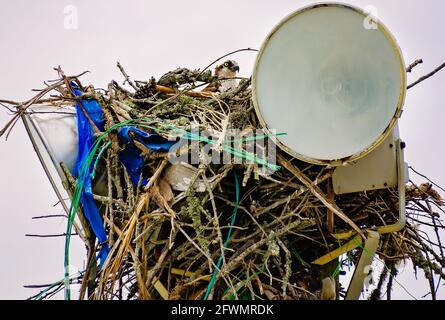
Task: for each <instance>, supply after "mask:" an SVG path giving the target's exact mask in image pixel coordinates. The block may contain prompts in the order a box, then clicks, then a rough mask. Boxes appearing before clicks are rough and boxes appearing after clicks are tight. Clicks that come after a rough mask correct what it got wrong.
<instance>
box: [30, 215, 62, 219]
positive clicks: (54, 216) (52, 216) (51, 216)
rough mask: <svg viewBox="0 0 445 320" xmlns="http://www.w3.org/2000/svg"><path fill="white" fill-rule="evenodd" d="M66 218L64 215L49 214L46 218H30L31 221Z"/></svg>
mask: <svg viewBox="0 0 445 320" xmlns="http://www.w3.org/2000/svg"><path fill="white" fill-rule="evenodd" d="M66 217H67V216H66V215H64V214H49V215H47V216H37V217H32V218H31V219H33V220H34V219H45V218H66Z"/></svg>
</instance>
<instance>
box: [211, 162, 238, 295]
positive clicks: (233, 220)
mask: <svg viewBox="0 0 445 320" xmlns="http://www.w3.org/2000/svg"><path fill="white" fill-rule="evenodd" d="M233 175H234V177H235V198H236V201H235V208H234V209H233V212H232V219H231V221H230V228H229V232H228V233H227V238H226V241H225V242H224V249H226V248H227V246H228V244H229V241H230V237H231V236H232V230H233V226H234V224H235V219H236V213H237V212H238V204H239V183H238V177H237V175H236V173H235V171H233ZM223 254H224V252H221V256H220V257H219V259H218V262H217V264H216V269H215V271H214V272H213V275H212V278H211V279H210V282H209V286H208V287H207V291H206V293H205V296H204V300H207V298H208V297H209V295H210V292H211V291H212V288H213V286H214V285H215V280H216V275H217V274H218V270H219V269H220V266H221V263H222V260H223Z"/></svg>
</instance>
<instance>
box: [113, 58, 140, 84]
mask: <svg viewBox="0 0 445 320" xmlns="http://www.w3.org/2000/svg"><path fill="white" fill-rule="evenodd" d="M117 67H118V68H119V70H120V71H121V72H122V74H123V75H124V78H125V81H124V84H125V82H127V83H128V84H129V85H130V86H131V87H132V88H133V89H134V90H136V91H137V90H138V87H136V86H135V85H134V84H133V82H132V81H131V80H130V77H129V75H128V74H127V73H126V72H125V70H124V67H122V65H121V64H120V63H119V61H118V62H117Z"/></svg>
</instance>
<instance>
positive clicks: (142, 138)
mask: <svg viewBox="0 0 445 320" xmlns="http://www.w3.org/2000/svg"><path fill="white" fill-rule="evenodd" d="M117 138H118V140H119V144H120V145H121V146H122V147H124V149H123V150H122V151H121V152H120V153H119V155H118V157H119V160H120V162H121V163H122V164H123V165H124V166H125V169H126V170H127V172H128V175H129V176H130V178H131V181H132V182H133V183H134V184H135V185H138V184H139V179H140V177H142V181H141V183H140V184H141V185H142V186H145V185H146V184H147V183H148V180H147V179H148V176H147V175H148V172H146V171H145V162H144V158H143V156H142V155H141V151H140V150H139V149H138V148H137V147H136V146H135V144H134V140H136V141H138V142H140V143H142V144H143V145H144V146H145V147H146V148H148V149H150V150H152V151H158V152H168V151H169V150H170V148H171V147H172V146H173V145H174V144H175V143H176V141H169V140H167V139H165V138H163V137H161V136H160V135H158V134H150V133H147V132H145V131H142V130H139V129H137V128H135V127H122V128H120V130H119V132H118V134H117Z"/></svg>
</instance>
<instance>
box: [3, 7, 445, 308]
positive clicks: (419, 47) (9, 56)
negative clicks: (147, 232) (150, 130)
mask: <svg viewBox="0 0 445 320" xmlns="http://www.w3.org/2000/svg"><path fill="white" fill-rule="evenodd" d="M346 2H347V3H351V4H355V5H358V6H360V7H365V6H367V5H373V6H375V7H376V8H377V10H378V16H379V17H380V19H381V20H382V21H383V22H384V23H385V25H386V26H387V27H388V28H389V29H390V30H391V32H392V33H393V34H394V36H395V37H396V39H397V40H398V42H399V45H400V47H401V48H402V51H403V54H404V58H405V61H406V64H407V65H408V64H409V63H411V62H412V61H414V60H415V59H416V58H423V60H424V64H423V65H420V66H418V67H417V68H415V70H414V72H413V73H412V74H410V75H409V77H408V79H409V83H411V82H412V81H413V80H415V79H417V78H418V77H419V76H421V75H423V74H425V73H427V72H429V71H431V70H432V69H434V68H435V67H436V66H438V65H440V64H441V63H442V62H444V61H445V42H444V40H443V39H444V35H443V31H444V30H445V26H444V19H443V13H444V12H445V1H442V0H424V1H418V0H403V1H402V0H386V1H383V0H378V1H377V0H376V1H372V0H363V1H362V0H356V1H353V0H348V1H346ZM308 3H312V1H284V0H283V1H259V0H257V1H253V0H244V1H236V0H226V1H209V0H207V1H197V0H194V1H180V0H170V1H168V2H161V1H139V0H134V1H125V2H124V1H112V0H107V1H105V0H101V1H98V0H97V1H87V0H84V1H74V0H73V1H51V0H42V1H27V0H15V1H3V2H2V5H1V9H0V10H1V11H0V26H1V27H0V49H1V51H0V57H1V59H0V70H1V73H0V97H1V98H4V99H12V100H25V99H28V98H30V97H31V96H33V93H32V92H31V91H30V89H33V88H40V87H42V82H43V81H45V80H48V79H54V78H56V73H55V72H54V71H53V70H52V68H53V67H56V66H57V65H61V66H62V67H63V69H64V70H65V72H66V73H67V74H78V73H80V72H82V71H85V70H89V71H91V73H90V74H88V75H86V76H84V77H82V78H81V80H82V81H83V83H84V84H88V83H92V84H93V85H94V86H96V87H106V85H107V84H108V82H109V81H110V80H111V79H115V80H117V81H119V82H122V78H121V74H120V72H119V71H118V69H117V68H116V67H115V65H116V61H120V62H121V64H122V65H123V66H124V67H125V69H126V71H127V72H128V73H129V74H130V76H131V77H132V78H133V79H139V80H146V79H148V78H149V77H150V76H152V75H153V76H155V77H157V78H158V77H159V76H160V75H162V74H163V73H165V72H167V71H169V70H172V69H174V68H176V67H180V66H181V67H189V68H202V67H204V66H206V65H207V64H208V63H210V62H211V61H212V60H214V59H215V58H217V57H219V56H221V55H222V54H225V53H227V52H230V51H232V50H235V49H239V48H245V47H253V48H259V46H260V44H261V42H262V40H263V39H264V38H265V36H266V35H267V34H268V32H269V31H270V30H271V29H272V27H273V26H274V25H275V24H276V23H278V22H279V21H280V20H281V19H282V18H283V17H284V16H286V15H287V14H289V13H291V12H292V11H295V10H296V9H298V8H300V7H301V6H303V5H306V4H308ZM66 5H75V6H76V8H77V10H78V29H77V30H66V29H65V28H64V19H65V16H66V15H65V14H64V7H65V6H66ZM254 58H255V54H254V53H251V52H245V53H240V54H237V55H236V56H234V59H235V60H237V61H238V62H239V65H240V68H241V72H240V75H241V76H250V74H251V70H252V66H253V62H254ZM444 89H445V71H444V72H442V73H439V74H437V75H436V76H435V77H433V78H432V79H429V80H427V81H426V82H424V83H422V84H420V85H418V86H417V87H415V88H413V89H411V90H410V91H409V92H408V94H407V100H406V105H405V111H404V113H403V116H402V119H401V121H400V128H401V136H402V139H404V140H405V141H406V143H407V149H406V151H405V160H406V161H407V162H408V163H409V164H410V165H412V166H413V167H414V168H416V169H417V170H418V171H421V172H422V173H424V174H426V175H428V176H429V177H430V178H432V179H433V180H435V181H436V182H438V183H439V184H441V185H445V171H444V170H443V164H444V163H443V157H444V148H443V136H444V127H443V121H444V120H443V119H445V106H444V99H443V92H444ZM7 120H8V115H7V112H5V111H4V109H0V127H2V126H3V125H4V124H5V123H6V121H7ZM0 155H1V157H0V173H1V175H0V200H1V207H0V208H1V209H0V218H1V224H0V226H1V231H0V252H1V257H2V260H3V261H2V263H1V264H0V299H23V298H27V297H29V296H30V295H32V294H34V293H36V291H35V290H30V289H24V288H23V285H25V284H38V283H51V282H53V281H54V280H57V279H60V278H61V277H62V276H63V246H64V238H50V239H40V238H39V239H36V238H28V237H25V234H26V233H31V234H48V233H62V232H64V231H65V227H66V225H65V222H66V221H65V220H63V219H52V220H48V219H45V220H31V217H32V216H39V215H46V214H58V213H61V212H62V209H61V208H60V207H59V206H57V207H53V204H54V203H56V202H57V198H56V196H55V194H54V192H53V190H52V189H51V186H50V184H49V182H48V181H47V179H46V176H45V175H44V172H43V169H42V168H41V165H40V163H39V161H38V159H37V156H36V155H35V153H34V151H33V149H32V146H31V144H30V141H29V138H28V137H27V135H26V132H25V130H24V128H23V125H22V124H21V123H20V124H19V125H17V126H16V127H15V129H14V131H13V133H12V135H11V136H10V138H9V140H8V141H7V142H5V141H4V140H3V141H0ZM412 178H415V177H412ZM415 180H416V181H419V180H418V179H415ZM71 252H72V253H71V257H72V259H73V261H74V263H77V264H78V265H79V267H80V268H81V264H82V261H83V260H82V259H83V248H82V245H81V244H79V242H75V243H74V244H73V245H72V246H71ZM419 279H420V280H419V281H423V282H425V280H424V278H423V275H422V273H420V274H419ZM399 281H401V282H402V283H403V284H404V285H405V287H406V289H407V290H408V291H410V292H411V293H413V294H414V295H415V296H416V297H417V298H420V297H421V296H422V295H424V294H425V293H426V292H427V285H426V282H425V285H421V284H420V283H419V282H414V281H413V280H412V270H411V269H407V270H406V272H405V273H404V274H403V275H402V276H401V277H400V278H399ZM396 287H397V285H396ZM442 291H443V290H442ZM393 297H394V298H401V299H402V298H410V296H409V295H408V294H406V292H405V291H404V290H402V289H401V288H400V287H399V288H396V289H395V292H394V294H393Z"/></svg>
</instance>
